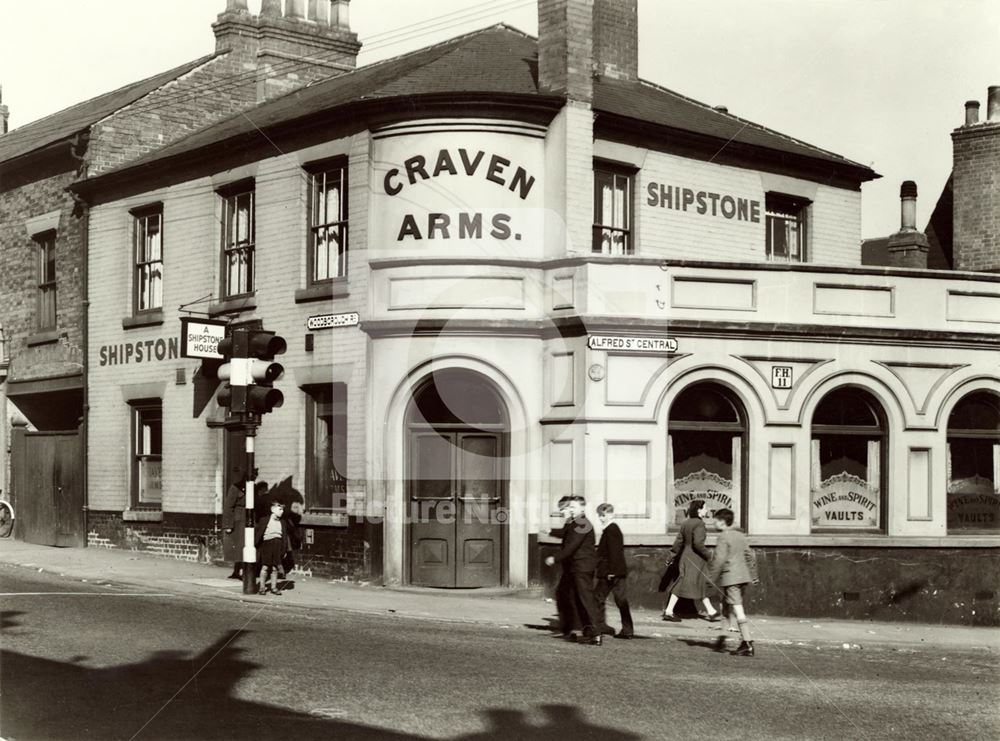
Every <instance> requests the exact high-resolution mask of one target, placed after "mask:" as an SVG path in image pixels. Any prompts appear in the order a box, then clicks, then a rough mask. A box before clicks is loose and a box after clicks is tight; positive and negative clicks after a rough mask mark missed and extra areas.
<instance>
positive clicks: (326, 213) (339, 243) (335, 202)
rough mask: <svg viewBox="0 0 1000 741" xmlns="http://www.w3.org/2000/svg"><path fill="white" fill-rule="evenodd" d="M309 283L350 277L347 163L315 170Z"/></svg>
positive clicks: (312, 191) (310, 229) (312, 190)
mask: <svg viewBox="0 0 1000 741" xmlns="http://www.w3.org/2000/svg"><path fill="white" fill-rule="evenodd" d="M309 190H310V199H309V282H310V283H323V282H324V281H330V280H333V279H334V278H343V277H345V276H346V275H347V161H346V160H344V159H343V158H341V159H339V160H337V161H334V162H330V163H324V164H323V165H319V166H317V167H315V168H311V173H310V177H309Z"/></svg>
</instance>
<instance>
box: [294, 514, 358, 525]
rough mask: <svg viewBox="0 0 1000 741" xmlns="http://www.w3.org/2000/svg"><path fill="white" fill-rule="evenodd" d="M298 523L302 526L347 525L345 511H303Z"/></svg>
mask: <svg viewBox="0 0 1000 741" xmlns="http://www.w3.org/2000/svg"><path fill="white" fill-rule="evenodd" d="M299 525H300V526H304V527H309V526H313V527H315V526H319V527H347V525H348V520H347V512H346V511H344V512H324V513H320V512H305V513H303V515H302V520H301V521H300V522H299Z"/></svg>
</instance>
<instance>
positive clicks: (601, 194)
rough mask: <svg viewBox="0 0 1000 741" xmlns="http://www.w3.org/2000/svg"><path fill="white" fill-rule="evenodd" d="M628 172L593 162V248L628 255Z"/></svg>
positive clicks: (629, 191) (630, 227)
mask: <svg viewBox="0 0 1000 741" xmlns="http://www.w3.org/2000/svg"><path fill="white" fill-rule="evenodd" d="M632 181H633V176H632V173H631V172H629V171H628V170H626V169H624V168H616V167H614V166H612V165H607V164H600V165H595V166H594V243H593V245H592V250H593V252H596V253H599V254H603V255H631V254H632V252H633V245H632Z"/></svg>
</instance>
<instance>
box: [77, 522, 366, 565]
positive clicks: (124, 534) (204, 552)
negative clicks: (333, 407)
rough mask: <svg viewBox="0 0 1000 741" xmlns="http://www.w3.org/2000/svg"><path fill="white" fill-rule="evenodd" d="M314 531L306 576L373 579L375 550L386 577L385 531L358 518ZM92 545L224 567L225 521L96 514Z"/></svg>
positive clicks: (306, 547)
mask: <svg viewBox="0 0 1000 741" xmlns="http://www.w3.org/2000/svg"><path fill="white" fill-rule="evenodd" d="M308 529H309V530H311V531H312V540H313V542H312V543H305V542H303V544H302V550H300V551H298V552H297V553H296V554H295V560H296V564H297V565H298V567H299V568H301V569H302V570H303V571H305V572H307V573H311V574H312V575H313V576H317V577H324V578H333V579H352V580H358V581H362V580H367V579H371V578H373V572H372V561H373V559H372V558H371V553H372V552H373V550H374V551H375V552H376V553H377V555H378V558H376V559H374V560H375V561H376V562H377V571H378V572H380V571H381V542H380V541H379V542H377V543H376V544H375V547H374V548H373V547H372V541H373V539H374V538H375V537H376V536H378V535H379V534H380V531H376V530H374V529H373V528H370V527H369V528H368V530H369V531H370V532H367V531H366V527H365V526H364V525H363V524H361V523H360V522H358V521H356V520H354V519H353V518H352V519H351V520H350V523H349V524H348V526H347V527H319V526H309V528H308ZM303 530H305V528H303ZM303 540H305V533H303ZM87 544H88V545H89V546H90V547H102V548H123V549H126V550H133V551H143V552H145V553H150V554H152V555H156V556H163V557H165V558H175V559H179V560H183V561H192V562H199V563H213V562H221V560H222V529H221V519H220V518H218V517H215V516H214V515H196V514H184V513H174V512H164V513H163V520H162V521H160V522H126V521H124V520H123V519H122V514H121V512H98V511H93V510H91V511H90V512H89V513H88V516H87ZM379 577H380V573H376V574H374V578H379Z"/></svg>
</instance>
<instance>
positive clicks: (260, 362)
mask: <svg viewBox="0 0 1000 741" xmlns="http://www.w3.org/2000/svg"><path fill="white" fill-rule="evenodd" d="M287 348H288V343H286V342H285V338H284V337H279V336H278V335H276V334H275V333H274V332H268V331H266V330H263V329H251V330H249V331H248V333H247V358H248V359H247V368H246V374H247V385H246V397H245V411H246V412H249V413H250V414H258V415H259V414H267V413H268V412H270V411H271V410H272V409H275V408H277V407H280V406H281V405H282V404H283V403H284V401H285V395H284V394H282V393H281V391H279V390H278V389H276V388H272V384H273V383H274V382H275V381H277V380H278V379H279V378H281V376H282V375H284V373H285V368H284V366H282V365H281V363H275V362H273V361H274V356H275V355H282V354H284V352H285V350H286V349H287Z"/></svg>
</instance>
